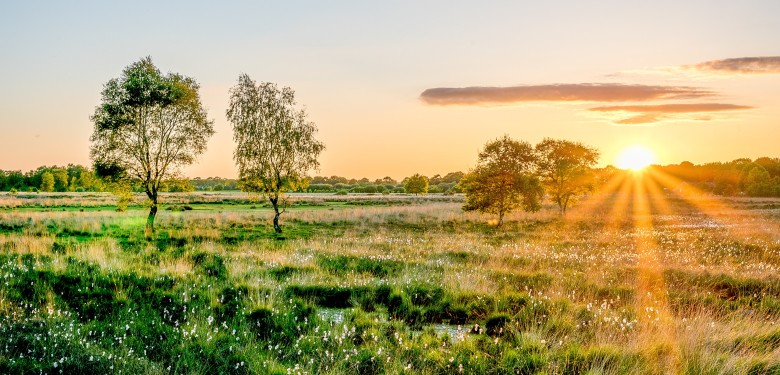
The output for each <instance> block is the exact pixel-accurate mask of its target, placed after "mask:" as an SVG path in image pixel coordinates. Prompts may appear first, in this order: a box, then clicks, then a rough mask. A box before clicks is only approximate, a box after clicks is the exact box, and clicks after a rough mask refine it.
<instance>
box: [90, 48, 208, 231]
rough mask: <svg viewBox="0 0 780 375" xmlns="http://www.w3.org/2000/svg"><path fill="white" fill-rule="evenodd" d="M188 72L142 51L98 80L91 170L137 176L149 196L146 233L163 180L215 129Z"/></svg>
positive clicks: (151, 228) (196, 152) (114, 175)
mask: <svg viewBox="0 0 780 375" xmlns="http://www.w3.org/2000/svg"><path fill="white" fill-rule="evenodd" d="M199 87H200V86H198V84H197V83H196V82H195V80H194V79H192V78H190V77H185V76H182V75H180V74H175V73H169V74H168V75H162V74H161V73H160V71H159V70H158V69H157V67H156V66H154V64H153V63H152V60H151V58H149V57H147V58H144V59H141V60H140V61H138V62H135V63H133V64H131V65H130V66H128V67H126V68H125V70H124V71H123V72H122V76H121V77H120V78H118V79H116V78H115V79H112V80H110V81H108V83H106V84H105V85H104V86H103V93H102V96H103V98H102V103H101V105H100V106H98V107H97V108H96V109H95V114H94V115H93V116H92V121H93V122H94V123H95V130H94V132H93V133H92V138H91V141H92V149H91V150H90V155H91V157H92V160H93V161H94V163H95V171H96V173H97V174H98V175H99V176H101V177H111V178H112V179H113V180H114V181H123V180H124V181H129V180H132V179H134V180H137V181H139V182H140V183H141V186H142V187H143V189H144V191H145V192H146V196H147V197H148V198H149V205H150V208H149V217H148V218H147V221H146V232H147V235H150V234H153V233H154V219H155V216H156V215H157V204H158V192H159V190H160V185H161V184H162V182H163V181H164V180H166V179H168V178H171V177H174V176H176V175H177V174H178V170H179V168H180V167H182V166H185V165H189V164H192V163H193V162H194V161H195V158H196V157H197V156H198V155H200V154H201V153H203V152H204V151H205V150H206V142H207V141H208V139H209V138H210V137H211V136H212V135H213V134H214V126H213V121H209V120H208V119H207V117H206V116H207V115H206V110H205V109H204V108H203V105H202V104H201V102H200V96H199V94H198V89H199Z"/></svg>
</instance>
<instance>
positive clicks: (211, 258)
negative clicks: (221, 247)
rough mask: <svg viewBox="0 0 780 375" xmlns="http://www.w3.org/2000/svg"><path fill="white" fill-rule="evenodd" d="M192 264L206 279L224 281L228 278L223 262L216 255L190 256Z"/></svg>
mask: <svg viewBox="0 0 780 375" xmlns="http://www.w3.org/2000/svg"><path fill="white" fill-rule="evenodd" d="M192 264H193V265H194V266H195V268H196V269H197V270H199V271H201V272H202V273H203V275H205V276H207V277H213V278H215V279H217V280H225V279H227V276H228V271H227V267H225V260H224V259H223V258H222V257H221V256H219V255H218V254H210V253H203V252H199V253H195V254H193V255H192Z"/></svg>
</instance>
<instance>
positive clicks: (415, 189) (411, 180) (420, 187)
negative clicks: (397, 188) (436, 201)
mask: <svg viewBox="0 0 780 375" xmlns="http://www.w3.org/2000/svg"><path fill="white" fill-rule="evenodd" d="M404 192H406V193H407V194H414V195H418V194H425V193H427V192H428V177H425V176H423V175H421V174H419V173H415V174H414V175H413V176H409V177H407V178H406V180H404Z"/></svg>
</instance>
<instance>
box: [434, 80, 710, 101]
mask: <svg viewBox="0 0 780 375" xmlns="http://www.w3.org/2000/svg"><path fill="white" fill-rule="evenodd" d="M714 95H715V93H714V92H712V91H710V90H706V89H703V88H700V87H689V86H649V85H628V84H620V83H577V84H552V85H535V86H510V87H457V88H451V87H439V88H432V89H427V90H425V91H423V93H422V94H420V99H421V100H422V101H423V102H425V103H427V104H431V105H495V104H511V103H522V102H624V101H648V100H659V99H691V98H701V97H710V96H714Z"/></svg>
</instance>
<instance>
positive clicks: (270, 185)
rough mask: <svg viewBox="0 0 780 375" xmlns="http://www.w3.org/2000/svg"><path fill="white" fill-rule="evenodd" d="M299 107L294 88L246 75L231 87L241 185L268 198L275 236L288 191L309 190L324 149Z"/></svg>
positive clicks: (230, 108)
mask: <svg viewBox="0 0 780 375" xmlns="http://www.w3.org/2000/svg"><path fill="white" fill-rule="evenodd" d="M295 104H296V103H295V92H294V91H293V90H292V89H291V88H289V87H282V88H279V87H277V86H276V84H273V83H269V82H263V83H260V84H255V81H253V80H252V79H251V78H249V76H248V75H246V74H242V75H241V76H239V77H238V84H237V85H236V86H234V87H233V88H231V89H230V104H229V106H228V109H227V113H226V114H227V119H228V121H230V122H231V123H232V124H233V139H234V140H235V141H236V150H235V152H234V153H233V157H234V159H235V160H236V165H237V166H238V174H239V178H240V180H241V184H240V187H241V189H242V190H244V191H247V192H250V193H257V194H260V195H261V196H263V197H267V198H268V200H269V201H270V202H271V206H273V209H274V230H275V231H276V233H281V232H282V227H281V226H280V225H279V216H281V214H282V213H284V211H285V208H286V207H287V200H286V197H285V193H286V192H288V191H293V190H296V189H298V188H300V187H305V186H306V184H307V180H306V178H305V175H306V173H307V172H308V171H309V170H312V169H316V168H317V167H319V162H318V161H317V157H318V156H319V154H320V153H321V152H322V151H323V150H324V149H325V145H323V144H322V143H321V142H319V141H317V140H316V139H314V134H315V133H316V132H317V127H316V125H315V124H314V123H313V122H310V121H308V120H307V119H306V112H305V111H303V110H296V109H295ZM280 205H281V210H280Z"/></svg>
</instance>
